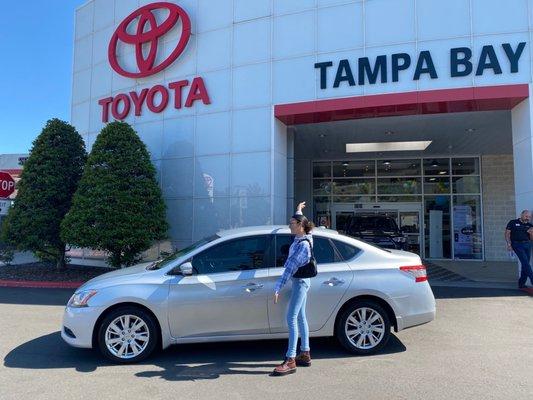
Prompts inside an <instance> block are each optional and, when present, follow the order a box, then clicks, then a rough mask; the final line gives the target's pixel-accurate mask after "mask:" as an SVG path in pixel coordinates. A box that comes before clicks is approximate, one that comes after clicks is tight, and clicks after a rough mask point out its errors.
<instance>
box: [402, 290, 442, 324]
mask: <svg viewBox="0 0 533 400" xmlns="http://www.w3.org/2000/svg"><path fill="white" fill-rule="evenodd" d="M413 285H414V286H413V290H412V292H411V295H409V296H405V297H404V296H402V297H399V298H395V299H394V301H395V303H396V305H397V306H398V310H399V313H398V314H397V315H398V317H397V319H396V321H397V323H398V330H399V331H401V330H403V329H407V328H411V327H413V326H417V325H422V324H426V323H428V322H431V321H433V320H434V319H435V315H436V303H435V296H434V295H433V291H432V290H431V287H430V286H429V283H428V282H417V283H414V282H413Z"/></svg>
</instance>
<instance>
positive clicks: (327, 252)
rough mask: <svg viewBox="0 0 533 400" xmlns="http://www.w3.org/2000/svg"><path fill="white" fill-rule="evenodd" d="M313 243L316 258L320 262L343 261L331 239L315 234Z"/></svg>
mask: <svg viewBox="0 0 533 400" xmlns="http://www.w3.org/2000/svg"><path fill="white" fill-rule="evenodd" d="M313 243H314V246H313V252H314V253H315V259H316V262H317V263H318V264H326V263H335V262H340V261H342V260H341V259H340V258H339V256H338V255H337V253H336V252H335V250H334V249H333V246H332V245H331V243H330V241H329V239H326V238H321V237H317V236H315V237H313Z"/></svg>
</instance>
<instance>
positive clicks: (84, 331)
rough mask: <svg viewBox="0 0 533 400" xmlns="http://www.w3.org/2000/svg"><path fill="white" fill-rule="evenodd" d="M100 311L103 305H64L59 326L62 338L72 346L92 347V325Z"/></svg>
mask: <svg viewBox="0 0 533 400" xmlns="http://www.w3.org/2000/svg"><path fill="white" fill-rule="evenodd" d="M102 311H103V307H82V308H71V307H66V308H65V312H64V314H63V325H62V327H61V337H62V338H63V340H64V341H65V342H67V343H68V344H69V345H71V346H73V347H81V348H88V349H89V348H92V347H93V330H94V326H95V324H96V321H97V320H98V317H99V316H100V313H101V312H102ZM65 328H67V329H65Z"/></svg>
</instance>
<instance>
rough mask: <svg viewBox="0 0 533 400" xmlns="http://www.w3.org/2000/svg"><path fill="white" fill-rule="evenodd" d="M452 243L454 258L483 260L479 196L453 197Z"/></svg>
mask: <svg viewBox="0 0 533 400" xmlns="http://www.w3.org/2000/svg"><path fill="white" fill-rule="evenodd" d="M453 241H454V253H455V254H454V257H455V258H459V259H469V260H481V259H482V258H483V241H482V237H481V198H480V196H453Z"/></svg>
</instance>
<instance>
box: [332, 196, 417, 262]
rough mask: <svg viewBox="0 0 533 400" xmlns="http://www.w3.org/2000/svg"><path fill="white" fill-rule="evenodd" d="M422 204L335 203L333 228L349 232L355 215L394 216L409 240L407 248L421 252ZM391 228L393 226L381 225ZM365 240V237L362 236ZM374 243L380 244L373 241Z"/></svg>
mask: <svg viewBox="0 0 533 400" xmlns="http://www.w3.org/2000/svg"><path fill="white" fill-rule="evenodd" d="M420 213H421V210H420V205H419V204H416V203H392V204H385V203H381V204H380V203H378V204H365V205H362V204H353V203H333V204H332V206H331V217H332V228H333V229H335V230H337V231H338V232H339V233H342V234H347V232H349V231H350V226H349V224H350V221H352V220H353V218H354V217H355V216H359V217H365V216H369V215H380V216H386V217H390V218H392V219H393V220H394V221H395V222H396V225H397V226H398V228H399V229H400V231H401V232H402V233H403V234H404V236H405V237H406V240H407V250H408V251H411V252H413V253H416V254H420V251H421V249H422V246H421V243H422V236H421V233H422V230H421V227H420V221H421V215H420ZM393 225H394V224H393ZM381 228H383V230H391V229H392V227H388V228H387V227H381ZM362 239H363V240H364V238H362ZM372 243H373V244H379V243H375V242H373V241H372Z"/></svg>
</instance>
